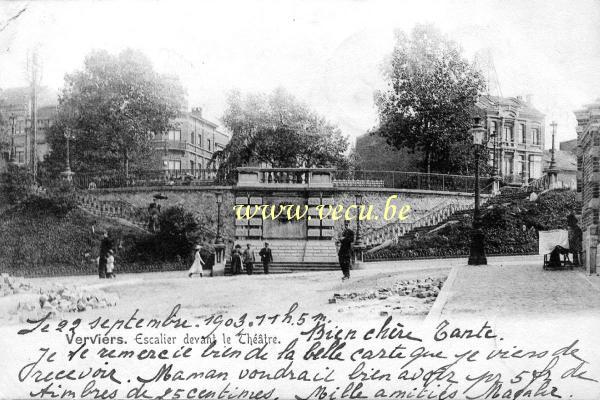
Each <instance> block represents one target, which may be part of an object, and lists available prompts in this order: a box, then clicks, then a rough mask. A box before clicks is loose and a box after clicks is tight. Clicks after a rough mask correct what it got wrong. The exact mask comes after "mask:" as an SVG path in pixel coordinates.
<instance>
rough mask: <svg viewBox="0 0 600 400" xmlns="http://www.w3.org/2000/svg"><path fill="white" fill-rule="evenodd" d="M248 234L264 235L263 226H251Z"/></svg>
mask: <svg viewBox="0 0 600 400" xmlns="http://www.w3.org/2000/svg"><path fill="white" fill-rule="evenodd" d="M248 236H262V228H250V230H249V232H248Z"/></svg>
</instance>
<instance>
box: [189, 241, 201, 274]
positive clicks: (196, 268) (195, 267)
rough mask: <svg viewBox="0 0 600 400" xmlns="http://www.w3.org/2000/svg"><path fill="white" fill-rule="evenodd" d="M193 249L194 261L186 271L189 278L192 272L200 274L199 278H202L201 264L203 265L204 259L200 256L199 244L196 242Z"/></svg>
mask: <svg viewBox="0 0 600 400" xmlns="http://www.w3.org/2000/svg"><path fill="white" fill-rule="evenodd" d="M194 250H195V251H194V263H193V264H192V267H191V268H190V270H189V271H188V276H189V277H190V278H191V277H192V275H194V274H200V278H202V266H203V265H204V261H203V260H202V257H201V256H200V245H199V244H197V245H196V247H194Z"/></svg>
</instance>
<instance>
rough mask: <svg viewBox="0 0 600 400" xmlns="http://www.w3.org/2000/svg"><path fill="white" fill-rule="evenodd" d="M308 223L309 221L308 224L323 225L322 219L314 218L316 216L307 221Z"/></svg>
mask: <svg viewBox="0 0 600 400" xmlns="http://www.w3.org/2000/svg"><path fill="white" fill-rule="evenodd" d="M307 223H308V226H320V225H321V221H320V220H318V219H314V218H313V219H309V220H308V221H307Z"/></svg>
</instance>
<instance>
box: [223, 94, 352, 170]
mask: <svg viewBox="0 0 600 400" xmlns="http://www.w3.org/2000/svg"><path fill="white" fill-rule="evenodd" d="M222 119H223V123H224V125H225V126H226V127H227V128H228V129H229V130H230V131H231V132H232V133H233V135H232V139H231V141H230V142H229V144H228V145H227V146H226V147H225V148H224V149H223V150H222V151H220V152H217V153H215V155H214V160H215V161H218V162H219V173H220V174H221V176H223V177H229V178H231V177H232V176H233V174H234V173H235V169H236V168H237V167H239V166H243V165H248V164H250V163H253V162H265V163H268V164H270V165H272V166H273V167H297V166H301V165H305V166H320V167H321V166H336V165H339V164H341V163H343V162H344V159H345V157H344V152H345V151H346V149H347V148H348V140H347V138H346V137H345V136H343V135H342V133H341V131H340V130H339V129H338V128H337V127H336V126H335V125H333V124H331V123H330V122H328V121H327V120H326V119H325V118H323V117H322V116H320V115H318V114H317V113H315V112H314V111H312V110H311V109H309V108H308V106H307V105H305V104H303V103H301V102H299V101H298V100H296V99H295V98H294V97H293V96H292V95H291V94H289V93H288V92H286V91H285V90H283V89H276V90H275V91H273V93H271V94H269V95H264V94H248V95H246V96H244V97H243V96H242V95H241V93H239V92H237V91H234V92H231V93H230V94H229V97H228V100H227V109H226V110H225V113H224V115H223V118H222Z"/></svg>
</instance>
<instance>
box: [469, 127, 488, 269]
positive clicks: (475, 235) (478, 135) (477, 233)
mask: <svg viewBox="0 0 600 400" xmlns="http://www.w3.org/2000/svg"><path fill="white" fill-rule="evenodd" d="M479 121H480V118H477V117H476V118H474V124H473V127H472V128H471V129H469V133H470V134H471V136H472V137H473V145H474V147H475V210H474V211H473V230H472V232H471V252H470V254H469V265H486V264H487V259H486V257H485V244H484V243H485V237H484V235H483V231H482V230H481V216H480V212H479V152H480V149H481V147H483V145H484V137H485V129H484V128H483V126H481V124H480V122H479Z"/></svg>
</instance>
